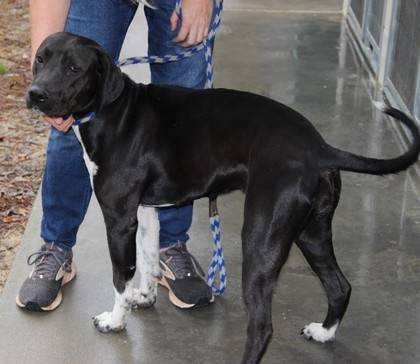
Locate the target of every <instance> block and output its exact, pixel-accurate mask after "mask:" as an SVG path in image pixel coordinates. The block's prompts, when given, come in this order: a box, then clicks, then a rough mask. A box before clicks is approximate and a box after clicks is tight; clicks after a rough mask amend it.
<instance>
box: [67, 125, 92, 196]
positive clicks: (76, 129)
mask: <svg viewBox="0 0 420 364" xmlns="http://www.w3.org/2000/svg"><path fill="white" fill-rule="evenodd" d="M73 132H74V134H75V135H76V138H77V139H78V140H79V143H80V145H81V146H82V149H83V159H84V161H85V164H86V168H87V170H88V172H89V177H90V185H91V186H92V189H93V177H94V176H95V175H96V174H97V173H98V166H97V165H96V164H95V162H93V161H91V160H90V158H89V156H88V154H87V152H86V148H85V146H84V144H83V141H82V137H81V135H80V130H79V127H78V126H73Z"/></svg>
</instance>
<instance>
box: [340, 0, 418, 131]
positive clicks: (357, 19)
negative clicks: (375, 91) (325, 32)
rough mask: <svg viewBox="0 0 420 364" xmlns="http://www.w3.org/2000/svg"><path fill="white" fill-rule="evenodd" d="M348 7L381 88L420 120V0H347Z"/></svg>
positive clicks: (357, 37)
mask: <svg viewBox="0 0 420 364" xmlns="http://www.w3.org/2000/svg"><path fill="white" fill-rule="evenodd" d="M344 9H345V13H346V15H347V23H348V25H349V27H350V29H351V31H352V33H353V35H354V38H355V40H356V41H357V43H358V46H359V48H360V49H361V51H362V53H363V55H364V56H365V58H366V59H367V60H368V63H369V65H370V68H371V70H372V71H373V75H374V77H375V80H376V82H377V86H378V88H379V89H383V91H384V93H385V95H386V97H387V98H388V99H389V101H390V102H391V104H393V105H394V106H396V107H398V108H401V109H402V110H404V111H406V112H409V113H410V114H411V115H413V116H414V117H415V118H416V119H417V121H418V122H419V123H420V0H345V2H344Z"/></svg>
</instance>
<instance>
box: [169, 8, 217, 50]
mask: <svg viewBox="0 0 420 364" xmlns="http://www.w3.org/2000/svg"><path fill="white" fill-rule="evenodd" d="M181 6H182V25H181V29H180V30H179V32H178V35H177V36H176V37H175V38H174V39H173V40H172V41H173V42H177V43H178V42H182V43H181V46H182V47H190V46H193V45H196V44H199V43H201V42H202V41H203V39H204V38H205V37H207V35H208V32H209V27H210V21H211V18H212V14H213V0H183V1H182V5H181ZM170 21H171V30H172V31H174V30H175V29H176V27H177V24H178V21H180V19H179V16H178V14H177V13H176V12H175V10H174V12H173V13H172V16H171V19H170Z"/></svg>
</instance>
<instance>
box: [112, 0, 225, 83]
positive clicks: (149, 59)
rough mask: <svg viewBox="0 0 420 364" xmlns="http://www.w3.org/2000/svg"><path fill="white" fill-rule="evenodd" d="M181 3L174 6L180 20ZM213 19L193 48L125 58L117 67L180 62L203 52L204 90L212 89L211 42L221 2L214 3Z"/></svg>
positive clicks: (216, 26) (221, 6) (218, 22)
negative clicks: (202, 38) (204, 60)
mask: <svg viewBox="0 0 420 364" xmlns="http://www.w3.org/2000/svg"><path fill="white" fill-rule="evenodd" d="M181 2H182V0H177V2H176V4H175V11H176V13H177V14H178V16H179V17H180V18H181V19H182V11H181ZM143 3H145V5H146V6H149V7H152V6H150V5H149V4H148V3H146V2H144V1H143ZM214 7H215V8H214V19H213V22H212V24H211V25H210V28H209V33H208V35H207V37H206V38H205V39H204V40H203V42H202V43H200V44H199V45H197V46H195V47H191V48H189V49H188V50H186V51H184V52H181V53H179V54H167V55H163V56H153V55H152V56H145V57H129V58H125V59H123V60H120V61H118V62H117V65H118V66H120V67H122V66H128V65H131V64H138V63H150V64H155V63H167V62H175V61H180V60H182V59H185V58H189V57H191V56H193V55H194V54H197V53H199V52H201V51H203V50H204V56H205V59H206V63H207V69H206V84H205V86H204V87H205V88H212V87H213V54H212V47H213V41H214V38H215V37H216V31H217V28H218V27H219V25H220V22H221V20H222V10H223V0H215V1H214Z"/></svg>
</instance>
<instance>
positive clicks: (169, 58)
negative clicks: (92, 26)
mask: <svg viewBox="0 0 420 364" xmlns="http://www.w3.org/2000/svg"><path fill="white" fill-rule="evenodd" d="M181 1H182V0H178V1H177V2H176V5H175V10H176V12H177V14H178V16H179V17H182V13H181ZM143 3H145V5H146V6H150V5H148V4H147V2H143ZM222 10H223V0H215V14H214V19H213V23H212V24H211V26H210V29H209V33H208V36H207V37H206V38H205V39H204V40H203V42H202V43H200V44H199V45H198V46H195V47H192V48H189V49H188V50H186V51H185V52H182V53H180V54H176V55H163V56H153V55H152V56H146V57H129V58H126V59H123V60H121V61H118V62H117V66H119V67H123V66H128V65H132V64H139V63H150V64H152V63H167V62H175V61H179V60H182V59H185V58H189V57H191V56H193V55H194V54H197V53H199V52H201V51H203V50H204V55H205V59H206V63H207V69H206V84H205V86H204V87H205V88H212V87H213V52H212V48H213V41H214V38H215V36H216V31H217V28H218V27H219V25H220V22H221V17H222ZM95 117H96V115H95V113H93V112H92V113H89V114H88V115H86V116H85V117H83V118H81V119H77V120H75V121H74V122H73V125H80V124H83V123H86V122H88V121H90V120H93V119H95ZM209 211H210V229H211V231H212V235H213V243H214V244H213V257H212V259H211V262H210V267H209V270H208V273H207V284H208V285H209V286H210V287H211V289H212V292H213V294H215V295H222V294H223V292H224V291H225V289H226V286H227V275H226V267H225V258H224V254H223V247H222V239H221V234H220V216H219V212H218V210H217V204H216V199H210V208H209ZM217 275H219V286H217V285H216V278H217Z"/></svg>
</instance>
